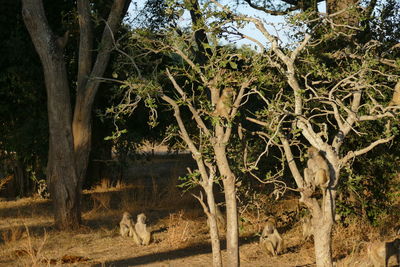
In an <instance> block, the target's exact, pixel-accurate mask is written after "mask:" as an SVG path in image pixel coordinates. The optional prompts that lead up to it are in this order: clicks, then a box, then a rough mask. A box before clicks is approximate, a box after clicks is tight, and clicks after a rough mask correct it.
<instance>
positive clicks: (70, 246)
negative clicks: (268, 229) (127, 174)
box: [0, 162, 378, 267]
mask: <svg viewBox="0 0 400 267" xmlns="http://www.w3.org/2000/svg"><path fill="white" fill-rule="evenodd" d="M142 165H143V166H142V167H141V169H143V170H139V169H138V168H136V169H134V170H131V173H134V174H135V175H136V177H135V182H132V183H130V182H126V183H117V184H115V183H114V184H113V183H111V182H108V181H102V182H100V183H99V184H98V185H97V186H96V187H93V188H92V189H91V190H86V191H84V195H83V199H82V210H83V226H82V227H81V228H80V229H79V230H76V231H72V232H64V231H58V230H56V229H55V228H54V227H53V217H52V211H51V210H52V207H51V202H50V201H49V200H44V199H39V198H37V197H36V198H35V197H32V198H23V199H19V200H13V201H0V266H5V267H6V266H177V267H182V266H211V265H212V255H211V244H210V240H209V235H208V228H207V223H206V219H205V215H204V214H203V212H202V210H201V207H200V205H199V203H198V202H197V200H195V199H194V198H193V197H192V196H191V195H190V194H188V193H186V194H183V193H182V192H181V191H179V190H178V189H177V187H176V180H177V173H181V172H182V170H178V169H177V170H171V174H170V176H171V179H170V180H168V181H165V179H164V180H163V182H162V183H161V182H160V180H159V177H158V178H157V175H155V174H154V175H152V176H151V177H149V176H146V177H145V176H143V179H144V180H143V181H140V179H139V178H138V177H141V176H142V175H141V172H143V173H148V170H149V168H152V167H151V166H152V165H150V164H149V165H147V166H144V165H145V164H142ZM168 165H170V166H171V163H170V162H169V163H168ZM156 169H157V168H155V167H154V168H152V170H153V171H154V170H156ZM161 169H162V168H161ZM160 173H164V174H165V171H161V172H160ZM133 185H134V186H133ZM266 199H267V198H266ZM258 201H260V202H259V204H262V208H261V209H259V210H254V209H249V208H248V209H244V208H241V210H240V214H239V216H240V225H239V226H240V227H239V230H240V232H239V233H240V261H241V266H249V267H250V266H251V267H253V266H254V267H257V266H266V267H268V266H271V267H272V266H278V267H279V266H282V267H285V266H304V267H305V266H314V265H315V264H314V263H315V260H314V249H313V243H312V241H307V242H305V241H304V240H303V238H302V231H301V223H300V214H301V212H302V211H301V209H299V206H298V201H297V198H296V197H295V196H292V197H287V198H286V199H284V200H279V201H276V202H269V201H270V200H262V199H259V200H258ZM245 206H246V205H245ZM124 211H129V212H130V213H131V214H132V215H133V217H134V218H135V217H136V215H137V214H139V213H141V212H145V214H146V216H147V218H148V220H147V225H148V226H149V228H150V230H151V232H152V242H151V243H150V245H148V246H137V245H135V243H134V242H133V239H131V238H123V237H121V236H120V235H119V221H120V219H121V216H122V213H123V212H124ZM272 214H273V215H274V216H275V217H276V218H277V222H278V230H279V232H280V233H281V235H282V237H283V239H284V249H283V252H282V253H281V254H280V255H278V256H270V255H268V254H267V253H266V252H265V251H263V250H262V249H261V248H260V247H259V245H258V240H259V233H260V232H261V230H262V227H263V224H264V223H265V220H266V219H267V216H268V215H272ZM377 235H378V234H377V233H376V231H375V230H374V229H373V228H371V226H369V225H367V224H363V223H359V222H354V223H352V224H350V225H347V226H346V227H344V226H341V225H339V224H337V225H335V229H334V235H333V241H334V242H333V243H334V246H333V252H334V255H333V257H334V260H335V261H336V262H337V266H368V260H367V259H366V253H365V247H366V245H367V242H368V241H369V240H374V239H376V238H377ZM221 242H222V248H223V252H222V253H223V257H224V259H225V257H226V255H225V254H226V250H225V246H226V245H225V240H224V239H223V238H221Z"/></svg>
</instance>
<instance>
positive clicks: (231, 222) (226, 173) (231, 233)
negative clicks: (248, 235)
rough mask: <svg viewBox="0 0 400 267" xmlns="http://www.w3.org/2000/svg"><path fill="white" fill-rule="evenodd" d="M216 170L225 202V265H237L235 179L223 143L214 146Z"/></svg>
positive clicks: (237, 234) (237, 240) (238, 263)
mask: <svg viewBox="0 0 400 267" xmlns="http://www.w3.org/2000/svg"><path fill="white" fill-rule="evenodd" d="M214 150H215V158H216V162H217V166H218V170H219V172H220V174H221V176H222V177H223V180H222V181H223V184H224V193H225V204H226V221H227V223H226V247H227V248H226V249H227V253H228V257H227V266H239V265H240V258H239V231H238V216H237V202H236V185H235V184H236V179H235V175H234V174H233V173H232V171H231V169H230V167H229V163H228V159H227V157H226V147H225V145H223V144H216V145H215V146H214Z"/></svg>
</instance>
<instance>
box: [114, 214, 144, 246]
mask: <svg viewBox="0 0 400 267" xmlns="http://www.w3.org/2000/svg"><path fill="white" fill-rule="evenodd" d="M119 232H120V234H121V236H123V237H132V238H133V241H134V242H135V243H136V245H140V244H141V240H140V238H139V236H138V235H137V233H136V231H135V229H134V228H133V222H132V216H131V214H130V213H129V212H124V214H123V215H122V219H121V221H120V222H119Z"/></svg>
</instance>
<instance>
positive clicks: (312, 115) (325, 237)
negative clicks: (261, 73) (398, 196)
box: [214, 1, 399, 266]
mask: <svg viewBox="0 0 400 267" xmlns="http://www.w3.org/2000/svg"><path fill="white" fill-rule="evenodd" d="M214 2H215V1H214ZM217 5H218V6H220V7H221V8H222V9H224V10H225V12H227V13H228V14H230V16H231V17H232V18H233V19H234V20H237V21H247V22H250V23H253V24H254V25H255V27H256V28H257V29H258V30H259V31H260V32H261V33H262V34H263V35H264V36H265V37H266V38H267V40H268V41H269V42H270V44H269V45H270V46H268V47H265V46H264V45H263V44H262V43H261V42H259V41H258V40H257V39H256V38H254V37H251V36H250V37H248V38H249V39H250V40H252V41H255V42H256V43H257V44H258V45H259V46H260V48H261V49H262V50H263V54H264V55H265V57H266V58H267V61H266V62H268V64H266V65H265V72H267V73H277V76H278V77H280V79H281V81H284V82H285V84H284V85H280V84H278V86H281V87H279V88H276V87H273V86H271V87H269V88H268V87H267V88H264V90H259V95H260V96H262V99H263V100H264V101H265V105H266V107H265V109H263V110H260V111H259V112H258V114H257V115H258V116H257V117H256V118H254V117H249V118H248V119H249V120H250V121H253V122H254V123H256V124H259V125H260V126H263V136H267V137H268V138H270V140H271V142H272V143H274V144H276V145H277V146H280V147H282V148H283V149H284V153H285V156H286V160H287V164H288V166H289V168H290V171H291V173H292V175H293V177H294V180H295V182H296V185H297V187H298V190H299V192H300V195H301V198H300V202H302V203H304V204H305V205H306V207H307V208H308V209H309V210H310V211H311V214H312V224H313V229H314V245H315V254H316V255H315V256H316V264H317V266H332V253H331V242H332V240H331V233H332V227H333V223H334V218H335V200H336V194H337V186H338V184H339V182H340V174H341V171H342V169H343V168H344V166H348V165H349V164H350V162H351V160H352V159H353V158H355V157H357V156H360V155H363V154H365V153H367V152H368V151H370V150H372V149H373V148H375V147H376V146H378V145H380V144H384V143H388V142H390V141H391V140H393V139H394V137H395V136H396V135H398V130H397V127H398V116H399V106H396V105H391V104H390V100H391V98H392V95H393V91H391V90H390V88H392V90H393V89H394V88H397V87H398V85H397V86H395V84H396V83H399V82H398V76H397V75H396V73H397V72H398V71H399V68H398V66H397V65H396V64H393V63H394V61H393V60H394V58H395V57H393V56H394V54H397V53H398V52H396V51H395V47H392V48H391V54H389V55H388V54H386V55H387V58H385V57H384V54H383V53H382V52H379V51H381V48H382V47H383V46H384V44H382V43H379V42H378V41H376V40H370V42H367V43H357V41H356V40H355V39H351V40H350V41H349V42H348V43H344V44H343V43H342V44H341V45H339V46H332V44H335V42H336V41H337V38H339V37H340V31H337V29H336V25H335V21H330V20H328V22H327V24H324V23H321V24H320V25H318V27H320V28H314V29H309V30H308V32H309V33H303V34H302V36H303V38H302V39H301V40H300V41H299V42H298V43H297V45H291V46H287V47H285V45H284V44H283V42H279V39H278V37H277V36H273V35H272V34H271V33H270V32H269V31H268V29H267V28H266V27H265V26H264V24H263V22H262V21H261V20H259V19H256V18H251V17H246V16H235V15H234V14H233V13H231V12H230V11H229V10H228V9H226V8H225V7H223V6H222V5H219V4H218V3H217ZM294 21H296V20H294ZM329 29H333V31H332V30H329ZM321 32H322V33H323V34H322V35H321ZM314 33H318V34H315V36H314V35H313V34H314ZM344 33H345V34H346V35H349V32H348V31H345V32H344ZM346 44H347V45H346ZM324 49H326V50H324ZM381 62H391V63H392V64H390V65H391V66H389V65H388V66H389V67H388V66H386V65H387V64H386V65H385V64H382V63H381ZM382 68H383V69H385V71H384V72H382V71H380V69H382ZM386 77H387V78H386ZM394 90H395V91H397V90H396V89H394ZM370 123H375V124H376V126H375V127H379V128H380V132H379V134H376V133H373V132H369V131H368V128H362V125H365V124H370ZM394 125H396V126H394ZM361 130H364V132H361ZM357 134H358V135H360V134H363V135H368V134H370V138H369V140H372V141H370V143H369V144H367V145H365V144H358V145H359V146H358V147H357V148H347V151H346V150H345V149H344V148H345V147H344V146H343V144H344V142H345V140H346V139H348V138H349V137H350V136H352V135H357ZM305 141H307V142H308V144H304V142H305ZM298 146H303V147H304V146H305V147H309V146H313V147H315V148H316V149H317V150H318V151H319V153H321V154H322V155H323V157H324V159H325V160H326V162H327V163H328V166H329V171H330V172H329V174H328V177H329V185H328V188H327V190H326V192H322V194H317V193H316V188H315V184H312V183H310V182H308V180H307V177H306V175H307V172H306V171H305V172H304V176H303V175H302V174H301V172H300V169H299V167H298V165H297V163H296V160H295V158H296V155H298V153H302V152H303V150H300V151H296V153H294V150H295V148H296V147H298ZM321 195H322V197H320V196H321Z"/></svg>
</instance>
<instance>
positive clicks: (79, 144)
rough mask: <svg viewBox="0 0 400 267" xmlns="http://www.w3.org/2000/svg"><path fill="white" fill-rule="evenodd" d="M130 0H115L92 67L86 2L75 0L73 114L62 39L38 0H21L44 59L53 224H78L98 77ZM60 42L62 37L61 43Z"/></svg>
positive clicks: (30, 29) (26, 18)
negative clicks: (76, 31) (76, 57)
mask: <svg viewBox="0 0 400 267" xmlns="http://www.w3.org/2000/svg"><path fill="white" fill-rule="evenodd" d="M129 3H130V0H115V1H114V4H113V6H112V8H111V11H110V15H109V18H108V20H107V25H106V26H105V29H104V32H103V37H102V41H101V45H100V49H99V53H98V55H97V59H96V63H95V64H94V66H93V69H92V70H91V58H92V50H93V49H91V44H87V42H91V41H92V37H91V36H92V29H91V26H90V10H89V9H90V5H89V1H87V0H78V9H79V16H80V17H79V22H80V29H81V39H80V40H81V42H80V51H79V52H80V56H79V58H80V64H79V70H78V89H77V90H78V91H77V99H76V103H75V112H74V119H73V121H72V108H71V103H70V94H69V85H68V77H67V70H66V67H65V62H64V55H63V50H64V47H65V44H66V42H65V41H66V40H65V39H62V38H60V37H57V36H55V35H54V33H53V32H52V30H51V29H50V26H49V24H48V22H47V19H46V15H45V12H44V7H43V3H42V0H23V1H22V4H23V6H22V14H23V18H24V22H25V25H26V27H27V29H28V31H29V34H30V36H31V39H32V41H33V43H34V46H35V48H36V51H37V53H38V54H39V57H40V59H41V62H42V66H43V72H44V78H45V84H46V91H47V106H48V120H49V129H50V134H49V155H48V162H47V180H48V184H49V187H50V193H51V198H52V200H53V205H54V218H55V224H56V226H57V227H58V228H61V229H73V228H77V227H79V225H80V224H81V209H80V200H81V189H82V184H83V180H84V178H85V174H86V170H87V166H88V159H89V154H90V145H91V144H90V141H91V112H92V106H93V101H94V97H95V95H96V93H97V89H98V87H99V83H100V82H99V80H96V79H90V78H95V77H101V76H102V75H103V74H104V71H105V69H106V66H107V64H108V61H109V57H110V52H111V48H112V45H113V39H112V33H111V32H115V30H116V28H117V26H118V25H119V24H120V22H121V18H122V16H123V15H124V14H125V13H124V12H126V11H127V7H128V5H129ZM61 41H62V42H61ZM90 70H91V71H90Z"/></svg>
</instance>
